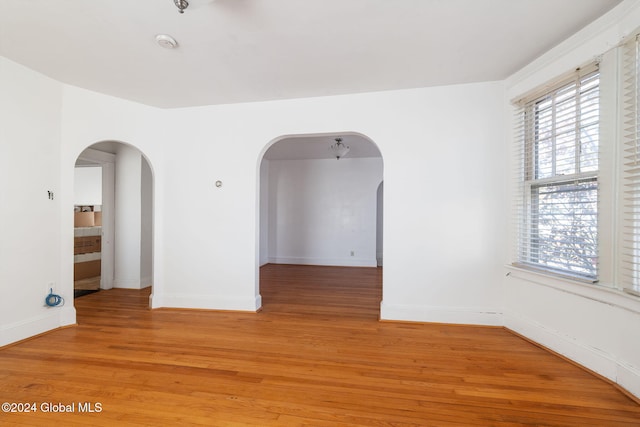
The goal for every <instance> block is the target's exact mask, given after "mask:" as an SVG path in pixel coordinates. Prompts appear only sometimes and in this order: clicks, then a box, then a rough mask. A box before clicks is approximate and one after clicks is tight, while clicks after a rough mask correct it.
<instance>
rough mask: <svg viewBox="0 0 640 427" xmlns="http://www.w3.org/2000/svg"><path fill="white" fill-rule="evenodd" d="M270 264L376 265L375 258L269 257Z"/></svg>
mask: <svg viewBox="0 0 640 427" xmlns="http://www.w3.org/2000/svg"><path fill="white" fill-rule="evenodd" d="M269 263H271V264H299V265H330V266H335V267H377V265H378V263H377V261H376V259H375V258H371V259H368V258H306V257H269Z"/></svg>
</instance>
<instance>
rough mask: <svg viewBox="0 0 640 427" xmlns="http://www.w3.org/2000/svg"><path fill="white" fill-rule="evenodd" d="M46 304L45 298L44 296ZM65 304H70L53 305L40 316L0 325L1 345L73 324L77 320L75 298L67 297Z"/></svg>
mask: <svg viewBox="0 0 640 427" xmlns="http://www.w3.org/2000/svg"><path fill="white" fill-rule="evenodd" d="M43 304H44V298H43ZM65 304H69V306H62V307H52V308H49V309H47V311H46V312H44V313H43V314H40V315H38V316H34V317H31V318H28V319H24V320H21V321H19V322H14V323H9V324H7V325H1V326H0V347H2V346H5V345H8V344H11V343H14V342H17V341H20V340H24V339H27V338H31V337H33V336H35V335H38V334H42V333H44V332H48V331H51V330H53V329H56V328H60V327H62V326H67V325H73V324H75V323H76V320H75V308H73V298H71V301H69V300H68V299H65Z"/></svg>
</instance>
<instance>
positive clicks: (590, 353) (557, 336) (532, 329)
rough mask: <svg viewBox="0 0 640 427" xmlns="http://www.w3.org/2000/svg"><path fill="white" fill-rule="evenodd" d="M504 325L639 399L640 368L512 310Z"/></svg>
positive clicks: (506, 314) (508, 313)
mask: <svg viewBox="0 0 640 427" xmlns="http://www.w3.org/2000/svg"><path fill="white" fill-rule="evenodd" d="M505 327H506V328H508V329H510V330H512V331H514V332H516V333H518V334H520V335H522V336H524V337H527V338H528V339H530V340H532V341H535V342H536V343H538V344H540V345H542V346H544V347H546V348H548V349H550V350H553V351H554V352H556V353H558V354H561V355H562V356H564V357H566V358H568V359H571V360H572V361H574V362H576V363H577V364H579V365H582V366H584V367H585V368H587V369H589V370H591V371H593V372H596V373H597V374H599V375H602V376H603V377H605V378H607V379H609V380H611V381H613V382H615V383H617V384H618V385H620V387H622V388H624V389H625V390H627V391H628V392H629V393H631V394H633V395H634V396H636V397H639V398H640V370H639V369H638V368H636V367H633V366H631V365H629V364H626V363H625V362H624V361H620V360H618V359H617V358H616V357H615V356H614V355H612V354H610V353H607V352H605V351H603V350H601V349H599V348H596V347H592V346H589V345H586V344H583V343H581V342H579V341H577V340H576V339H575V338H573V337H571V336H568V335H564V334H561V333H559V332H558V331H555V330H552V329H549V328H547V327H545V326H544V325H542V324H540V323H538V322H535V321H533V320H531V319H528V318H525V317H524V316H521V315H519V314H516V313H513V312H507V313H505Z"/></svg>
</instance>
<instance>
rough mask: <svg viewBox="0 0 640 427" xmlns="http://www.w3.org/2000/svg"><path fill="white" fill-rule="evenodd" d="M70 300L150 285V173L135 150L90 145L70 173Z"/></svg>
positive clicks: (109, 144)
mask: <svg viewBox="0 0 640 427" xmlns="http://www.w3.org/2000/svg"><path fill="white" fill-rule="evenodd" d="M73 270H74V297H76V298H78V297H82V296H84V295H86V294H89V293H93V292H97V291H100V290H108V289H112V288H127V289H144V288H150V287H151V286H152V285H153V172H152V169H151V165H150V163H149V162H148V160H147V159H146V157H145V156H144V155H143V154H142V152H140V150H138V149H137V148H135V147H133V146H131V145H129V144H125V143H122V142H116V141H103V142H99V143H96V144H93V145H91V146H90V147H88V148H87V149H85V150H84V151H82V153H80V155H79V156H78V158H77V160H76V163H75V171H74V269H73Z"/></svg>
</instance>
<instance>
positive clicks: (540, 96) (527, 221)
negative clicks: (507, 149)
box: [513, 62, 602, 283]
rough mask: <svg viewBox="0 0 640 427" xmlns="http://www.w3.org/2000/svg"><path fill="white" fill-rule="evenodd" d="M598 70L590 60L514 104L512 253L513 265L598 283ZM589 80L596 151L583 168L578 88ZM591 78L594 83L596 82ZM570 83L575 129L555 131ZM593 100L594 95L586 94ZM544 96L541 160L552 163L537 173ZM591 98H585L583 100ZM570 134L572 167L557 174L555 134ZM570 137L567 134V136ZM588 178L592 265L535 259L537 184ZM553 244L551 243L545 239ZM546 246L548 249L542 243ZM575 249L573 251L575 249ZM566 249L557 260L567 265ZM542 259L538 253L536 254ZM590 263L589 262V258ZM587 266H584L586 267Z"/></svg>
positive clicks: (562, 184)
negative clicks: (545, 152) (579, 267)
mask: <svg viewBox="0 0 640 427" xmlns="http://www.w3.org/2000/svg"><path fill="white" fill-rule="evenodd" d="M600 78H601V76H600V71H599V67H598V63H597V62H594V63H593V64H589V65H588V66H586V67H582V68H580V69H577V70H575V71H574V72H572V73H570V75H565V76H564V77H563V78H560V79H558V80H556V81H555V82H554V83H552V84H549V85H546V86H544V87H542V88H541V89H539V90H536V91H533V92H532V93H531V94H529V95H527V96H526V97H524V98H523V99H521V100H520V101H519V102H518V103H517V104H518V106H519V108H518V110H517V120H516V136H517V138H516V140H517V143H518V144H519V146H520V153H519V156H520V159H519V162H518V164H519V165H520V170H519V172H518V176H519V178H518V181H519V185H518V186H517V187H518V188H519V193H520V194H519V197H518V198H519V199H520V203H518V204H517V205H518V209H517V210H518V212H517V215H518V218H519V220H518V232H517V233H516V238H517V242H516V245H515V249H516V254H515V260H516V261H515V262H514V263H513V264H514V265H515V266H517V267H524V268H527V269H532V270H536V271H540V272H542V273H547V274H550V275H554V276H560V277H566V278H570V279H573V280H577V281H582V282H587V283H596V282H598V280H599V268H598V264H599V262H598V261H599V250H600V248H599V242H598V234H599V209H598V202H599V198H600V189H599V172H600V159H599V150H600V146H601V134H602V132H601V129H600V126H601V113H600V110H601V102H602V101H601V95H600V87H601V80H600ZM589 81H590V82H591V84H592V85H593V86H592V88H591V89H588V90H586V91H585V92H584V93H587V94H589V96H593V94H592V93H590V91H592V90H595V91H597V92H596V93H595V104H596V106H595V107H594V111H595V112H596V113H595V121H593V122H591V123H590V124H588V125H587V126H585V127H592V129H591V131H592V132H593V129H595V140H596V143H595V147H596V150H595V154H593V153H592V155H593V156H594V157H593V158H591V161H592V162H595V165H596V166H595V168H594V164H591V165H588V163H589V161H588V160H589V159H588V158H585V159H586V160H587V161H586V167H585V168H586V169H589V170H586V171H585V170H583V169H584V168H583V167H582V166H583V162H584V161H585V160H583V158H582V155H583V152H582V148H583V141H582V137H581V135H582V133H581V132H582V130H583V127H582V124H583V121H582V119H583V117H582V114H583V112H582V111H581V110H580V109H581V108H582V107H583V104H582V103H581V97H582V95H583V92H582V91H581V88H582V87H583V84H584V83H585V82H589ZM594 81H595V84H594ZM572 86H573V87H574V89H573V91H574V92H575V93H574V95H572V96H569V97H568V98H567V99H571V100H572V101H570V102H573V103H574V111H573V113H572V114H569V115H568V117H570V119H569V120H568V121H569V123H573V125H574V126H575V129H573V130H570V129H569V130H568V131H567V130H564V131H563V132H558V129H557V126H558V122H559V121H560V120H559V119H558V117H557V116H558V115H559V114H560V113H559V112H558V109H557V108H558V106H557V103H556V102H557V99H558V97H559V96H560V94H562V93H563V92H565V93H566V92H567V91H568V92H571V90H572V89H571V88H572ZM590 101H591V102H593V99H591V100H590ZM545 102H550V106H548V107H545V108H547V109H548V110H549V112H548V113H549V114H550V117H551V119H550V123H551V129H550V130H547V133H548V134H549V135H547V137H546V138H545V139H547V143H549V144H550V146H551V148H550V157H551V159H550V160H548V161H547V162H546V164H545V166H547V167H548V166H550V167H551V169H550V170H551V173H547V175H548V176H541V175H543V174H542V173H541V162H540V158H541V155H540V152H541V151H540V141H542V139H541V137H540V136H541V130H540V129H541V127H540V114H541V111H543V110H538V108H539V107H540V106H541V105H542V104H543V103H545ZM588 102H589V100H587V103H588ZM572 132H573V133H574V135H573V141H572V142H573V150H574V151H573V155H574V160H573V165H572V167H573V171H574V173H569V174H558V173H557V168H558V159H557V153H556V150H557V145H556V143H557V139H558V137H559V136H562V135H564V136H565V137H566V135H571V134H572ZM570 141H571V139H570ZM570 150H571V143H569V151H570ZM588 182H595V190H593V191H595V202H591V203H595V207H594V208H593V209H594V212H595V220H594V221H595V224H593V222H592V221H589V222H590V223H591V224H593V225H592V227H593V228H595V230H594V234H593V239H591V240H592V241H593V242H594V244H593V248H592V250H593V251H594V252H595V253H594V254H593V255H592V256H593V257H594V258H595V263H594V265H593V269H592V270H588V268H586V267H585V269H584V270H583V271H576V269H575V268H574V269H573V270H572V269H571V267H569V268H567V269H564V268H559V267H556V266H553V265H549V264H552V261H553V260H552V259H548V258H546V257H545V259H544V260H543V261H541V262H538V261H534V260H533V258H535V255H533V252H535V251H538V253H540V251H539V249H540V245H539V244H538V243H533V242H534V241H537V240H539V238H540V235H539V234H536V232H535V229H536V228H537V227H538V226H539V224H540V210H539V209H536V208H535V206H534V205H535V201H534V193H535V190H536V189H540V188H544V187H549V186H554V185H555V186H558V187H559V188H562V187H568V186H572V185H576V184H584V183H588ZM572 204H574V203H571V202H569V203H567V206H569V207H571V205H572ZM544 240H545V241H547V242H551V240H550V239H546V238H545V239H544ZM549 246H551V245H549ZM568 246H569V245H567V246H562V244H560V245H556V248H558V247H559V248H560V249H564V248H566V247H568ZM546 250H547V251H548V250H549V249H546ZM574 252H575V251H574ZM565 253H570V251H566V252H565ZM570 258H571V257H570V255H567V256H561V257H557V259H558V260H561V262H564V261H566V262H567V265H569V261H568V260H569V259H570ZM539 259H540V258H539ZM561 262H556V263H555V264H560V263H561ZM587 264H588V263H587ZM585 270H588V271H585Z"/></svg>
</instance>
